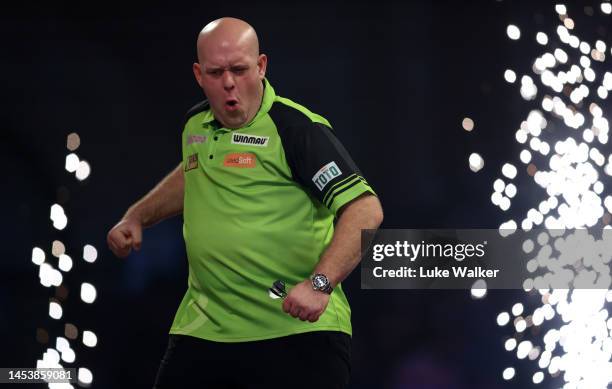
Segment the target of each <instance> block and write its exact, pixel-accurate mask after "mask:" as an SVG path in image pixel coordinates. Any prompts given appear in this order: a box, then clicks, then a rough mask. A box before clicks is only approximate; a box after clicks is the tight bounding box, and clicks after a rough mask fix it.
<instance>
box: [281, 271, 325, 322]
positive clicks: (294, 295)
mask: <svg viewBox="0 0 612 389" xmlns="http://www.w3.org/2000/svg"><path fill="white" fill-rule="evenodd" d="M328 302H329V295H328V294H327V293H323V292H320V291H318V290H313V289H312V281H310V280H305V281H302V282H300V283H299V284H297V285H296V286H294V287H293V288H292V289H291V291H289V294H288V295H287V297H285V301H284V302H283V311H285V312H287V313H288V314H290V315H291V316H293V317H295V318H299V319H300V320H302V321H306V320H308V321H309V322H311V323H313V322H315V321H317V320H319V317H320V316H321V315H322V314H323V312H325V308H327V303H328Z"/></svg>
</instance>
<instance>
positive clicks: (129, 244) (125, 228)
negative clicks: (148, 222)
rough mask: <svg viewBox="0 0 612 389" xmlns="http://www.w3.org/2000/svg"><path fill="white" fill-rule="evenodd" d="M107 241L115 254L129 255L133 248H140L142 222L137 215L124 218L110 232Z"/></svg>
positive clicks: (119, 255) (121, 256)
mask: <svg viewBox="0 0 612 389" xmlns="http://www.w3.org/2000/svg"><path fill="white" fill-rule="evenodd" d="M106 242H107V243H108V247H109V248H110V249H111V251H112V252H113V254H115V255H116V256H118V257H119V258H125V257H127V256H128V255H129V254H130V252H131V251H132V248H133V249H134V250H140V246H141V244H142V223H141V222H140V220H138V218H136V217H131V218H129V217H128V218H124V219H122V220H121V221H120V222H119V223H117V225H115V226H114V227H113V228H112V229H111V230H110V231H109V232H108V235H107V236H106Z"/></svg>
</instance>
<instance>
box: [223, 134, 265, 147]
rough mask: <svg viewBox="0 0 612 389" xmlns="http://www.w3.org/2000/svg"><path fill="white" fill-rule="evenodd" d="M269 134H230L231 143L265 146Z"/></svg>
mask: <svg viewBox="0 0 612 389" xmlns="http://www.w3.org/2000/svg"><path fill="white" fill-rule="evenodd" d="M268 139H270V137H269V136H257V135H249V134H232V143H233V144H235V145H249V146H257V147H267V146H268Z"/></svg>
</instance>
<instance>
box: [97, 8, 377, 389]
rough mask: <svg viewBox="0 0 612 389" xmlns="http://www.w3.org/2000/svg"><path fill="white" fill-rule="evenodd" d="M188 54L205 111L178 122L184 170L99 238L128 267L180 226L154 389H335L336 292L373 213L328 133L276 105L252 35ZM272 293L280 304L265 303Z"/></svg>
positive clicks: (321, 123)
mask: <svg viewBox="0 0 612 389" xmlns="http://www.w3.org/2000/svg"><path fill="white" fill-rule="evenodd" d="M197 49H198V62H196V63H194V64H193V71H194V74H195V77H196V80H197V82H198V84H199V85H200V87H201V88H202V89H203V91H204V94H205V95H206V98H207V100H205V101H203V102H202V103H199V104H197V105H196V106H194V107H193V108H192V109H191V110H189V112H188V113H187V115H186V120H185V124H184V128H183V134H182V146H183V153H182V154H183V160H182V162H181V163H180V164H179V166H178V167H177V168H176V169H175V170H174V171H173V172H171V173H170V174H169V175H168V176H167V177H166V178H165V179H164V180H162V181H161V182H160V183H159V184H158V185H157V186H156V187H155V188H154V189H153V190H152V191H151V192H150V193H148V194H147V195H146V196H145V197H144V198H143V199H141V200H140V201H138V202H137V203H136V204H134V205H133V206H132V207H130V208H129V210H128V211H127V212H126V214H125V216H124V217H123V218H122V220H121V221H120V222H119V223H118V224H117V225H116V226H115V227H113V228H112V229H111V231H110V232H109V233H108V237H107V238H108V244H109V247H110V248H111V250H112V251H113V252H114V253H115V254H116V255H117V256H119V257H125V256H127V255H128V254H129V253H130V251H131V249H132V248H134V249H136V250H138V249H139V248H140V245H141V242H142V229H143V228H146V227H149V226H151V225H153V224H155V223H157V222H159V221H161V220H163V219H166V218H168V217H171V216H175V215H178V214H181V213H182V214H183V218H184V225H183V235H184V238H185V246H186V249H187V257H188V261H189V277H188V288H187V292H186V293H185V296H184V298H183V300H182V302H181V304H180V306H179V308H178V310H177V313H176V316H175V319H174V322H173V324H172V327H171V329H170V340H169V345H168V349H167V351H166V355H165V356H164V359H163V360H162V363H161V365H160V370H159V373H158V377H157V381H156V386H155V387H156V388H167V387H187V386H188V387H198V388H199V387H212V388H217V387H248V388H251V387H267V386H270V385H274V384H276V383H282V384H284V385H289V387H302V386H304V387H306V386H308V387H312V386H313V385H314V386H315V387H317V388H319V387H320V388H341V387H345V386H346V384H347V382H348V377H349V372H350V335H351V324H350V307H349V305H348V302H347V299H346V296H345V295H344V292H343V291H342V287H341V285H340V282H341V281H342V280H344V279H345V278H346V277H347V276H348V274H349V273H350V272H351V271H352V270H353V269H354V268H355V266H356V265H357V264H358V262H359V259H360V235H361V234H360V233H361V230H362V229H375V228H378V226H379V225H380V223H381V221H382V209H381V206H380V203H379V201H378V199H377V197H376V195H375V193H374V191H373V190H372V188H371V187H370V186H369V184H368V183H367V181H366V180H365V179H364V178H363V177H362V175H361V173H360V171H359V170H358V168H357V166H356V165H355V164H354V162H353V161H352V159H351V158H350V156H349V155H348V153H347V152H346V150H345V149H344V147H343V146H342V144H341V143H340V142H339V141H338V139H337V138H336V137H335V135H334V133H333V131H332V130H331V126H330V124H329V122H328V121H327V120H326V119H325V118H323V117H321V116H319V115H317V114H314V113H312V112H310V111H309V110H308V109H307V108H305V107H303V106H301V105H299V104H297V103H294V102H293V101H291V100H289V99H285V98H282V97H280V96H278V95H276V93H275V91H274V89H273V88H272V86H271V85H270V83H269V82H268V80H267V79H266V78H265V72H266V65H267V57H266V56H265V55H264V54H260V53H259V43H258V40H257V35H256V33H255V30H254V29H253V28H252V27H251V26H250V25H248V24H247V23H246V22H244V21H242V20H239V19H234V18H222V19H219V20H215V21H213V22H211V23H209V24H208V25H207V26H206V27H204V29H203V30H202V31H201V33H200V35H199V37H198V42H197ZM334 221H335V223H334ZM276 280H282V281H283V282H284V283H285V284H286V285H287V286H288V289H289V291H288V294H287V296H286V297H285V298H284V300H280V299H273V298H271V297H270V295H269V293H268V288H269V287H270V286H271V285H272V283H273V282H275V281H276ZM237 372H238V373H240V374H236V373H237ZM313 380H314V381H313ZM279 381H280V382H279ZM232 385H234V386H232Z"/></svg>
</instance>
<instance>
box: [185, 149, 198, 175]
mask: <svg viewBox="0 0 612 389" xmlns="http://www.w3.org/2000/svg"><path fill="white" fill-rule="evenodd" d="M197 167H198V153H195V154H191V155H190V156H189V157H187V164H186V165H185V171H186V172H187V171H189V170H192V169H195V168H197Z"/></svg>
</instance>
